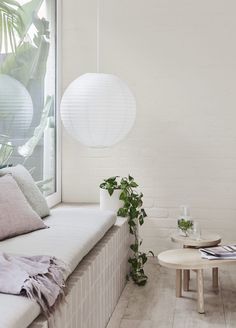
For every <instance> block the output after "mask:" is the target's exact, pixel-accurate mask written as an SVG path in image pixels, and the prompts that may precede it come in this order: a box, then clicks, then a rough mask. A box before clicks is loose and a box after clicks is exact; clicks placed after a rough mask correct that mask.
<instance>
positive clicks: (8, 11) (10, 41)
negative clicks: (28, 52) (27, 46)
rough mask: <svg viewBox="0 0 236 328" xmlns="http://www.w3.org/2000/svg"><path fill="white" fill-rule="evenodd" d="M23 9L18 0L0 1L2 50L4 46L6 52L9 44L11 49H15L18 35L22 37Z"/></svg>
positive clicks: (0, 40)
mask: <svg viewBox="0 0 236 328" xmlns="http://www.w3.org/2000/svg"><path fill="white" fill-rule="evenodd" d="M21 11H22V9H21V6H20V4H19V3H18V2H17V1H14V0H2V1H0V51H3V46H4V48H5V51H6V52H7V51H8V49H9V46H10V48H11V51H13V52H14V51H15V49H16V35H17V36H18V37H20V31H22V30H23V29H24V23H23V20H22V17H21V14H22V12H21Z"/></svg>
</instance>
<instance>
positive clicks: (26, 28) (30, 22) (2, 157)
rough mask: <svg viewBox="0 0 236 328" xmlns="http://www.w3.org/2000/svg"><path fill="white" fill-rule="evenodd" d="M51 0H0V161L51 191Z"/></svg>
mask: <svg viewBox="0 0 236 328" xmlns="http://www.w3.org/2000/svg"><path fill="white" fill-rule="evenodd" d="M56 26H57V25H56V0H31V1H29V0H18V1H17V2H12V1H11V0H2V1H1V2H0V166H4V165H16V164H23V165H24V166H25V167H26V168H28V169H29V170H30V172H31V174H32V175H33V177H34V179H35V181H37V183H38V186H39V187H40V189H41V190H42V191H43V193H44V194H45V195H46V196H48V195H51V194H53V193H55V192H56V188H57V186H56V123H57V120H56V102H57V83H56V78H57V77H56V71H57V70H56V66H57V65H56Z"/></svg>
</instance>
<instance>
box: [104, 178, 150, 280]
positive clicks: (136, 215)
mask: <svg viewBox="0 0 236 328" xmlns="http://www.w3.org/2000/svg"><path fill="white" fill-rule="evenodd" d="M118 178H119V177H118V176H115V177H111V178H109V179H105V180H104V182H103V183H101V185H100V188H103V189H107V190H108V193H109V195H110V196H112V194H113V192H114V190H116V189H120V190H121V193H120V200H122V201H123V202H124V206H123V207H121V208H120V209H119V210H118V212H117V215H118V216H122V217H127V218H128V224H129V231H130V234H131V235H133V236H134V239H133V243H132V244H131V245H130V249H131V250H132V256H130V257H129V260H128V262H129V263H130V274H129V275H130V277H131V278H132V279H133V281H134V282H135V284H137V285H139V286H143V285H145V284H146V282H147V279H148V277H147V275H146V274H145V272H144V265H145V263H146V262H147V256H148V254H149V253H150V254H152V255H153V256H154V254H153V252H152V251H149V252H148V253H145V252H142V251H140V246H141V245H142V239H141V238H140V236H139V229H138V227H139V225H143V224H144V218H145V217H146V216H147V214H146V212H145V210H144V208H143V207H142V206H143V200H142V198H143V194H142V193H139V192H137V189H136V188H137V187H138V184H137V182H135V181H134V178H133V177H131V176H130V175H129V176H128V177H124V178H122V179H121V180H120V181H119V180H118Z"/></svg>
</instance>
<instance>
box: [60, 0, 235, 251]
mask: <svg viewBox="0 0 236 328" xmlns="http://www.w3.org/2000/svg"><path fill="white" fill-rule="evenodd" d="M235 11H236V2H235V0H227V4H226V2H225V1H224V0H199V1H196V0H179V1H176V0H170V1H165V0H148V1H143V0H103V1H101V44H100V50H101V53H100V58H101V71H103V72H106V73H109V72H110V73H114V74H117V75H119V76H120V77H121V78H122V79H124V80H125V81H126V82H127V83H128V84H129V86H130V88H131V89H132V90H133V92H134V94H135V96H136V99H137V119H136V123H135V126H134V128H133V129H132V131H131V133H130V134H129V136H128V137H127V138H126V139H125V140H123V141H122V142H121V143H120V144H118V145H116V146H114V147H111V148H109V149H100V150H99V149H89V148H85V147H83V146H81V145H80V144H79V143H78V142H76V141H74V140H73V139H72V138H71V137H70V136H69V135H68V134H67V133H66V132H65V131H64V133H63V154H62V155H63V172H62V186H63V200H64V201H67V202H68V201H71V202H72V201H73V202H96V201H98V185H99V183H100V182H101V180H102V179H103V178H105V177H109V176H111V175H127V174H128V173H131V174H132V175H133V176H134V177H135V178H136V179H137V181H138V182H139V183H140V187H141V189H142V191H143V193H144V195H145V206H146V208H147V212H148V214H149V217H150V218H149V219H147V221H146V226H145V227H143V229H142V230H141V231H142V235H143V237H144V247H145V249H148V248H152V249H154V250H155V251H156V252H158V251H160V250H161V249H164V248H167V247H171V244H170V242H169V241H168V236H169V234H170V232H171V231H173V229H174V227H175V224H176V217H177V216H178V207H179V205H182V204H189V205H190V206H191V207H192V208H193V210H192V214H193V217H194V218H196V219H197V220H199V221H200V222H201V224H202V227H203V228H204V229H212V230H216V231H219V232H220V233H222V235H223V236H224V237H225V238H226V239H227V240H231V239H235V236H234V231H235V222H236V202H235V195H236V128H235V122H236V110H235V108H236V96H235V95H236V60H235V58H236V43H235V33H236V20H235V15H234V13H235ZM92 71H96V1H95V0H86V1H85V0H83V1H82V0H64V3H63V85H64V88H65V87H66V86H67V85H68V83H69V82H71V81H72V80H73V79H74V78H76V77H77V76H79V75H81V74H83V73H85V72H92Z"/></svg>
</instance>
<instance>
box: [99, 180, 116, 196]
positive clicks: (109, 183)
mask: <svg viewBox="0 0 236 328" xmlns="http://www.w3.org/2000/svg"><path fill="white" fill-rule="evenodd" d="M117 178H118V176H115V177H111V178H109V179H105V180H104V181H103V182H102V183H101V184H100V188H102V189H106V190H107V191H108V193H109V195H110V196H111V195H112V194H113V192H114V190H116V189H120V187H119V186H118V182H117V180H116V179H117Z"/></svg>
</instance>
